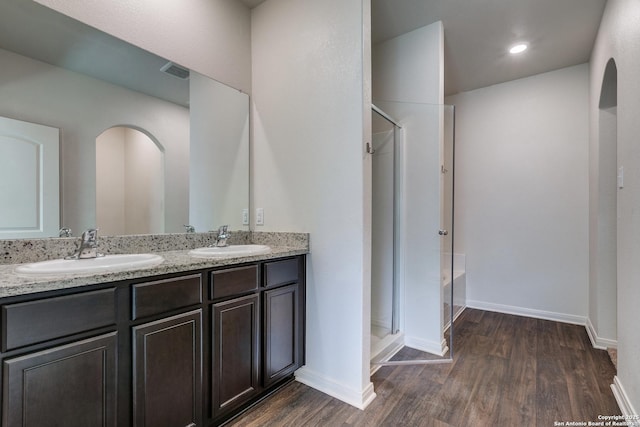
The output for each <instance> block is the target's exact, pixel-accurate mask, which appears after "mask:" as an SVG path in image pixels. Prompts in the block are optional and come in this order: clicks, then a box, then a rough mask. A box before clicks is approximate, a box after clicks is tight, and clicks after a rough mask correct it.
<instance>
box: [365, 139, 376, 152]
mask: <svg viewBox="0 0 640 427" xmlns="http://www.w3.org/2000/svg"><path fill="white" fill-rule="evenodd" d="M375 152H376V150H375V149H374V148H373V145H371V143H369V142H367V153H369V154H374V153H375Z"/></svg>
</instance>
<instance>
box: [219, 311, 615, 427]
mask: <svg viewBox="0 0 640 427" xmlns="http://www.w3.org/2000/svg"><path fill="white" fill-rule="evenodd" d="M406 351H408V352H410V351H412V350H411V349H407V350H406ZM453 360H454V361H453V363H452V364H446V365H415V366H394V367H382V368H380V369H379V370H378V371H377V372H376V373H375V374H374V375H373V376H372V382H373V384H374V387H375V391H376V393H377V397H376V399H375V400H374V401H373V402H372V403H371V404H370V405H369V407H368V408H367V409H366V410H364V411H360V410H358V409H355V408H353V407H352V406H349V405H347V404H346V403H342V402H341V401H339V400H337V399H334V398H331V397H329V396H327V395H325V394H323V393H320V392H318V391H316V390H314V389H312V388H310V387H307V386H305V385H303V384H300V383H297V382H293V383H291V384H289V385H287V386H285V387H284V388H283V389H282V390H280V391H278V392H277V393H276V394H274V395H273V396H271V397H269V398H267V399H266V400H265V401H263V402H261V403H260V404H259V405H257V406H256V407H254V408H253V409H251V410H250V411H249V412H247V413H245V414H244V415H242V416H241V417H239V418H236V419H235V420H232V421H231V422H230V423H229V424H227V425H228V426H246V427H258V426H260V427H262V426H278V427H279V426H295V427H299V426H322V427H326V426H328V427H334V426H336V427H338V426H366V427H374V426H375V427H377V426H394V427H395V426H425V427H427V426H433V427H457V426H473V427H484V426H491V427H494V426H495V427H503V426H518V427H520V426H523V427H529V426H531V427H533V426H535V427H549V426H554V423H555V422H556V421H557V422H567V421H584V422H588V421H597V417H598V415H616V414H617V415H620V414H621V413H620V410H619V408H618V406H617V404H616V402H615V399H614V397H613V393H612V392H611V388H610V384H611V383H612V382H613V377H614V375H615V368H614V366H613V364H612V363H611V360H610V359H609V357H608V354H607V352H606V351H604V350H596V349H594V348H593V347H592V346H591V343H590V341H589V338H588V337H587V334H586V331H585V329H584V327H582V326H576V325H568V324H564V323H557V322H551V321H547V320H538V319H532V318H527V317H519V316H512V315H507V314H500V313H492V312H485V311H480V310H472V309H467V310H465V311H464V312H463V313H462V315H461V316H460V317H459V318H458V319H457V320H456V322H455V333H454V358H453Z"/></svg>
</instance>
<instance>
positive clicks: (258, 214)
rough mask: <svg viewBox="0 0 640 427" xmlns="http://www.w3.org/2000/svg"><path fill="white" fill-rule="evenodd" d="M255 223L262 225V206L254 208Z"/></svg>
mask: <svg viewBox="0 0 640 427" xmlns="http://www.w3.org/2000/svg"><path fill="white" fill-rule="evenodd" d="M256 225H264V208H257V209H256Z"/></svg>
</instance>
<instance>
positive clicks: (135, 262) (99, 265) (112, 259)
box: [15, 254, 164, 275]
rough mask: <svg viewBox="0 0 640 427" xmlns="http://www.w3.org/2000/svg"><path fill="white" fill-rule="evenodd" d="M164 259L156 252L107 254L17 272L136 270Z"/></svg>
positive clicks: (24, 267) (42, 263)
mask: <svg viewBox="0 0 640 427" xmlns="http://www.w3.org/2000/svg"><path fill="white" fill-rule="evenodd" d="M162 261H164V258H162V257H161V256H160V255H155V254H123V255H105V256H103V257H99V258H88V259H54V260H50V261H40V262H32V263H30V264H23V265H20V266H18V267H16V269H15V272H16V273H19V274H28V275H58V274H60V275H64V274H78V273H101V272H119V271H127V270H136V269H141V268H148V267H153V266H156V265H158V264H160V263H161V262H162Z"/></svg>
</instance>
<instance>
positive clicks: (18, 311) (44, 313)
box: [2, 288, 116, 351]
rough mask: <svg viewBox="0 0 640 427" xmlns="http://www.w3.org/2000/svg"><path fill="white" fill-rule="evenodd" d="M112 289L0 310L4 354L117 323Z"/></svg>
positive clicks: (14, 305) (113, 289) (13, 305)
mask: <svg viewBox="0 0 640 427" xmlns="http://www.w3.org/2000/svg"><path fill="white" fill-rule="evenodd" d="M115 291H116V290H115V288H110V289H104V290H100V291H92V292H83V293H80V294H76V295H67V296H63V297H55V298H47V299H41V300H36V301H29V302H23V303H17V304H9V305H5V306H3V307H2V319H3V322H2V349H3V351H7V350H11V349H14V348H18V347H22V346H25V345H30V344H35V343H39V342H43V341H47V340H51V339H54V338H60V337H63V336H66V335H72V334H76V333H79V332H83V331H89V330H91V329H95V328H100V327H103V326H109V325H113V324H115V323H116V306H115Z"/></svg>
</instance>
